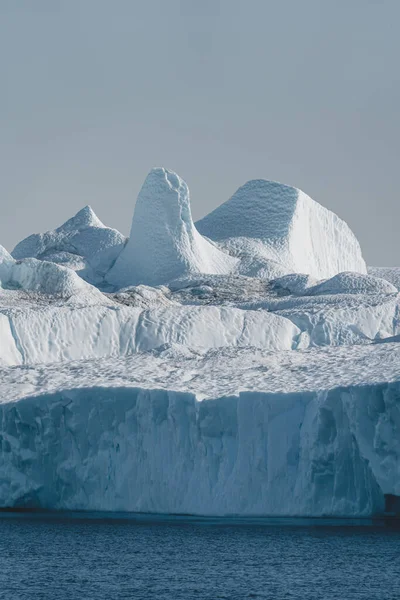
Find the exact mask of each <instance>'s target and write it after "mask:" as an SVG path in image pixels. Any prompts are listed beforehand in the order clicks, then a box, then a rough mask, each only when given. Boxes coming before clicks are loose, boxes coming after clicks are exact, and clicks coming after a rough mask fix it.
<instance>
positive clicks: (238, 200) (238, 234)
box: [196, 179, 366, 279]
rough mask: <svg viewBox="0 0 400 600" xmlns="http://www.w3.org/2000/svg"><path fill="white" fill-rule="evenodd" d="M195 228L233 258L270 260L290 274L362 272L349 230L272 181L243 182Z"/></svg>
mask: <svg viewBox="0 0 400 600" xmlns="http://www.w3.org/2000/svg"><path fill="white" fill-rule="evenodd" d="M196 227H197V229H198V231H199V232H200V233H201V234H202V235H205V236H207V237H208V238H210V239H212V240H214V241H215V242H218V243H219V244H220V246H221V247H222V248H224V249H225V250H226V251H228V252H229V253H231V254H233V255H234V256H249V255H250V256H252V257H258V258H259V259H260V260H262V259H272V260H275V261H277V262H278V263H281V264H282V265H284V266H285V267H286V268H287V269H289V272H290V273H296V272H300V273H308V274H309V275H312V276H313V277H315V278H317V279H323V278H327V277H332V276H333V275H336V274H337V273H339V272H341V271H358V272H360V273H366V266H365V262H364V260H363V258H362V255H361V249H360V245H359V243H358V241H357V239H356V237H355V236H354V234H353V233H352V231H351V230H350V228H349V227H348V225H347V224H346V223H345V222H344V221H342V220H341V219H339V217H338V216H336V215H335V214H334V213H332V212H331V211H329V210H327V209H326V208H324V207H323V206H321V205H320V204H318V203H317V202H315V201H314V200H312V199H311V198H310V197H309V196H307V195H306V194H305V193H304V192H302V191H301V190H298V189H296V188H293V187H290V186H287V185H283V184H280V183H277V182H275V181H264V180H262V179H258V180H254V181H248V182H247V183H246V184H245V185H243V186H242V187H241V188H239V189H238V190H237V192H236V193H235V194H234V195H233V196H232V198H230V200H228V201H227V202H225V203H224V204H222V205H221V206H219V207H218V208H216V209H215V210H214V211H213V212H211V213H210V214H209V215H207V216H206V217H204V218H203V219H201V220H200V221H198V222H197V223H196Z"/></svg>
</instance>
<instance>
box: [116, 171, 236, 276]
mask: <svg viewBox="0 0 400 600" xmlns="http://www.w3.org/2000/svg"><path fill="white" fill-rule="evenodd" d="M236 263H237V259H235V258H232V257H231V256H229V255H227V254H224V253H223V252H221V251H220V250H219V249H218V248H217V247H216V246H215V245H213V244H212V243H210V242H209V241H208V240H206V239H204V238H203V237H202V236H201V235H200V234H199V233H198V231H197V230H196V228H195V226H194V224H193V220H192V215H191V211H190V199H189V189H188V187H187V185H186V183H185V182H184V181H183V179H181V178H180V177H179V176H178V175H176V174H175V173H173V172H172V171H168V170H167V169H163V168H155V169H153V170H152V171H150V173H149V175H148V176H147V178H146V180H145V182H144V184H143V187H142V189H141V191H140V193H139V196H138V199H137V202H136V207H135V212H134V215H133V220H132V228H131V233H130V238H129V241H128V243H127V245H126V247H125V248H124V250H123V251H122V252H121V254H120V256H119V257H118V259H117V261H116V263H115V265H114V266H113V268H112V269H111V270H110V272H109V273H108V275H107V278H106V279H107V281H108V282H109V283H110V284H111V285H114V286H115V287H117V288H121V287H126V286H130V285H138V284H146V285H160V284H163V283H166V282H168V281H170V280H172V279H176V278H178V277H181V276H184V275H187V274H189V273H229V272H230V271H232V269H233V268H234V267H235V265H236Z"/></svg>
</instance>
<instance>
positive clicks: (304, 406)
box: [0, 344, 400, 516]
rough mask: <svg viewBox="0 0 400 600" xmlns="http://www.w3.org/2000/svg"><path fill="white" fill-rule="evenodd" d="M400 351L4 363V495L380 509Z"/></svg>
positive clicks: (393, 477)
mask: <svg viewBox="0 0 400 600" xmlns="http://www.w3.org/2000/svg"><path fill="white" fill-rule="evenodd" d="M399 348H400V347H399V345H398V344H385V345H380V346H375V347H372V346H368V347H366V346H361V347H357V348H356V347H354V351H352V352H351V353H350V354H349V352H348V351H347V350H346V351H345V352H343V351H336V352H332V349H328V350H326V351H322V350H318V351H299V352H282V353H280V354H279V355H277V354H276V353H266V352H261V351H257V350H256V349H254V348H248V349H243V350H242V351H240V352H237V351H235V352H233V351H232V350H228V351H227V352H225V353H224V352H223V351H220V350H219V351H216V350H214V351H210V352H209V353H207V354H206V355H203V356H201V355H200V356H199V355H197V354H196V353H188V352H187V351H184V352H182V353H181V352H180V350H179V349H178V348H176V347H175V348H174V347H170V348H165V349H164V350H162V351H160V352H158V353H156V354H155V353H152V354H142V355H136V356H135V357H130V358H129V359H120V360H119V361H115V360H113V361H109V360H107V359H105V360H103V361H97V362H91V363H82V362H81V363H71V364H65V365H64V366H62V367H60V366H54V367H51V366H46V367H44V366H38V367H37V368H31V369H30V370H29V371H26V370H25V371H23V370H21V369H20V368H15V369H14V370H12V371H4V370H3V373H2V384H1V388H2V394H3V397H6V396H7V394H8V401H5V402H4V403H3V404H2V405H0V423H1V429H0V435H1V438H2V452H1V454H0V472H1V475H2V476H1V480H0V505H1V506H8V507H9V506H14V507H42V508H49V509H68V510H77V509H84V510H107V511H108V510H110V511H141V512H161V513H186V514H212V515H228V514H229V515H235V514H236V515H238V514H240V515H275V516H277V515H279V516H287V515H292V516H293V515H297V516H299V515H303V516H305V515H307V516H310V515H312V516H324V515H334V516H368V515H371V514H379V513H383V511H384V509H385V496H386V497H388V496H389V495H390V496H394V495H400V483H399V482H400V442H399V440H400V435H399V434H400V430H399V427H400V410H399V402H398V398H399V392H400V379H399V377H400V370H399V366H398V365H399V364H400V362H399V358H400V355H399V352H400V350H399ZM341 350H343V349H341ZM356 350H357V351H356ZM382 364H384V365H385V366H384V368H383V369H382ZM381 375H384V376H385V379H386V383H380V382H379V381H380V376H381ZM366 376H367V378H368V379H369V384H365V383H364V381H365V377H366ZM16 382H18V385H16Z"/></svg>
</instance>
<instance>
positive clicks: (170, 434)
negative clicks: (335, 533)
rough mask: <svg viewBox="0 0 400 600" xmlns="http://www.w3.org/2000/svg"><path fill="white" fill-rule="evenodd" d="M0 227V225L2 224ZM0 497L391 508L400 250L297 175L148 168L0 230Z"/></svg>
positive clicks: (139, 507)
mask: <svg viewBox="0 0 400 600" xmlns="http://www.w3.org/2000/svg"><path fill="white" fill-rule="evenodd" d="M0 241H1V240H0ZM0 284H1V285H0V340H1V343H0V370H1V383H0V391H1V393H0V509H44V510H91V511H93V510H94V511H115V512H118V511H128V512H146V513H166V514H168V513H174V514H177V513H179V514H197V515H218V516H225V515H239V516H314V517H320V516H337V517H341V516H346V517H349V516H350V517H371V516H375V515H383V514H388V513H390V514H395V513H396V512H400V344H399V341H400V318H399V314H400V310H399V308H400V306H399V285H400V268H398V269H397V268H395V267H391V268H389V267H368V268H367V266H366V264H365V262H364V259H363V257H362V252H361V249H360V245H359V243H358V241H357V239H356V236H355V235H354V233H353V232H352V231H351V230H350V228H349V227H348V226H347V224H346V223H345V222H344V221H343V220H341V219H340V218H339V217H338V216H336V215H335V214H334V213H332V212H331V211H330V210H328V209H326V208H324V207H323V206H321V205H320V204H318V203H317V202H315V201H314V200H312V199H311V198H310V197H309V196H307V195H306V194H305V193H304V192H302V191H301V190H298V189H296V188H293V187H290V186H287V185H283V184H280V183H276V182H273V181H265V180H253V181H249V182H247V183H246V184H245V185H243V186H242V187H241V188H239V190H238V191H237V192H236V193H235V194H234V195H233V196H232V197H231V198H230V199H229V200H228V201H227V202H225V203H223V204H221V205H220V206H219V207H218V208H216V209H215V210H214V211H213V212H211V213H210V214H209V215H207V216H205V217H204V218H203V219H201V220H200V221H198V222H197V223H194V222H193V219H192V215H191V207H190V195H189V189H188V186H187V184H186V183H185V181H184V180H183V179H181V177H179V176H178V175H177V174H175V173H173V172H172V171H169V170H167V169H165V168H155V169H152V170H151V171H150V173H149V175H148V176H147V178H146V180H145V182H144V184H143V187H142V189H141V191H140V193H139V196H138V199H137V202H136V206H135V210H134V214H133V218H132V226H131V231H130V236H129V238H128V239H127V238H125V237H124V235H122V234H121V233H120V232H118V231H117V230H115V229H112V228H110V227H107V226H105V225H104V224H103V223H102V222H101V221H100V219H99V218H98V217H97V216H96V214H95V213H94V211H93V209H92V208H91V207H89V206H86V207H84V208H83V209H82V210H81V211H79V212H78V213H77V214H76V215H75V216H73V217H72V218H71V219H69V220H68V221H67V222H66V223H64V224H63V225H61V226H59V227H56V228H55V229H53V230H52V231H47V232H44V233H33V234H32V235H30V236H29V237H28V238H26V239H25V240H22V241H21V242H20V243H19V244H18V245H17V246H16V247H15V249H14V250H13V251H12V252H11V254H10V253H9V252H8V251H7V250H6V249H5V248H3V247H1V246H0Z"/></svg>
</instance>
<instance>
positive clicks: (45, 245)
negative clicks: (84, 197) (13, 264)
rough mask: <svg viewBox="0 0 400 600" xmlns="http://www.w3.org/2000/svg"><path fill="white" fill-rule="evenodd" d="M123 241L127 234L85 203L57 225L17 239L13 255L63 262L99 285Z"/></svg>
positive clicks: (16, 257)
mask: <svg viewBox="0 0 400 600" xmlns="http://www.w3.org/2000/svg"><path fill="white" fill-rule="evenodd" d="M125 244H126V238H125V237H124V236H123V235H122V234H121V233H120V232H119V231H117V230H116V229H111V228H110V227H106V226H105V225H103V223H102V222H101V221H100V219H99V218H98V217H97V216H96V215H95V213H94V211H93V210H92V208H91V207H90V206H85V207H84V208H82V209H81V210H80V211H79V212H78V213H77V214H76V215H75V216H74V217H72V218H71V219H69V220H68V221H66V222H65V223H64V224H63V225H61V226H60V227H58V228H57V229H54V230H53V231H47V232H46V233H35V234H32V235H30V236H29V237H27V238H25V239H24V240H22V241H21V242H19V244H17V246H16V247H15V248H14V250H13V252H12V256H13V257H14V258H15V259H17V260H20V259H24V258H37V259H39V260H43V261H47V262H53V263H57V264H60V265H62V266H66V267H69V268H70V269H72V270H74V271H76V272H77V273H78V274H79V275H80V276H81V277H82V278H83V279H85V280H86V281H88V282H90V283H94V284H96V285H99V284H101V283H102V280H103V278H104V275H105V274H106V273H107V271H109V269H110V268H111V266H112V265H113V264H114V262H115V261H116V259H117V257H118V255H119V254H120V252H121V251H122V249H123V248H124V246H125Z"/></svg>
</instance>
